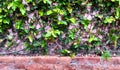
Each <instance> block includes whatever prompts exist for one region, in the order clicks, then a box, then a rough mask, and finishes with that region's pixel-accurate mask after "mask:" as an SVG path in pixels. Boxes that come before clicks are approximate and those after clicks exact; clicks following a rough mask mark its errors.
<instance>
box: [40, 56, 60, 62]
mask: <svg viewBox="0 0 120 70" xmlns="http://www.w3.org/2000/svg"><path fill="white" fill-rule="evenodd" d="M41 60H42V62H43V63H44V64H57V63H58V57H56V56H43V57H41Z"/></svg>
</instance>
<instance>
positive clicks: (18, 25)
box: [15, 20, 22, 29]
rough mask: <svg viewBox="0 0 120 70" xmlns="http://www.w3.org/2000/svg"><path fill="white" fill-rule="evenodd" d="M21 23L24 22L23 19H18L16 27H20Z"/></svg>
mask: <svg viewBox="0 0 120 70" xmlns="http://www.w3.org/2000/svg"><path fill="white" fill-rule="evenodd" d="M21 24H22V21H21V20H18V21H16V24H15V28H16V29H20V27H21Z"/></svg>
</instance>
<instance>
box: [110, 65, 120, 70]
mask: <svg viewBox="0 0 120 70" xmlns="http://www.w3.org/2000/svg"><path fill="white" fill-rule="evenodd" d="M108 70H120V65H116V66H108Z"/></svg>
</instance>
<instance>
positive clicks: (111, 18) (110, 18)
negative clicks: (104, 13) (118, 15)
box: [104, 16, 115, 23]
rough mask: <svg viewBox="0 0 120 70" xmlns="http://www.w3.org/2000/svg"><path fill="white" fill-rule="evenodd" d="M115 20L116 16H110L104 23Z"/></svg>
mask: <svg viewBox="0 0 120 70" xmlns="http://www.w3.org/2000/svg"><path fill="white" fill-rule="evenodd" d="M113 21H115V18H114V17H113V16H110V17H106V18H105V20H104V23H112V22H113Z"/></svg>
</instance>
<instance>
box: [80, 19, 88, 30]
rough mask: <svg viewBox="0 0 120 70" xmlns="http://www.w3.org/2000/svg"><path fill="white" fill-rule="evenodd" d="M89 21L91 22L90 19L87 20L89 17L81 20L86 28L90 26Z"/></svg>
mask: <svg viewBox="0 0 120 70" xmlns="http://www.w3.org/2000/svg"><path fill="white" fill-rule="evenodd" d="M89 23H90V21H89V20H87V19H83V20H82V21H81V24H83V25H84V29H86V28H87V27H88V24H89Z"/></svg>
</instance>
